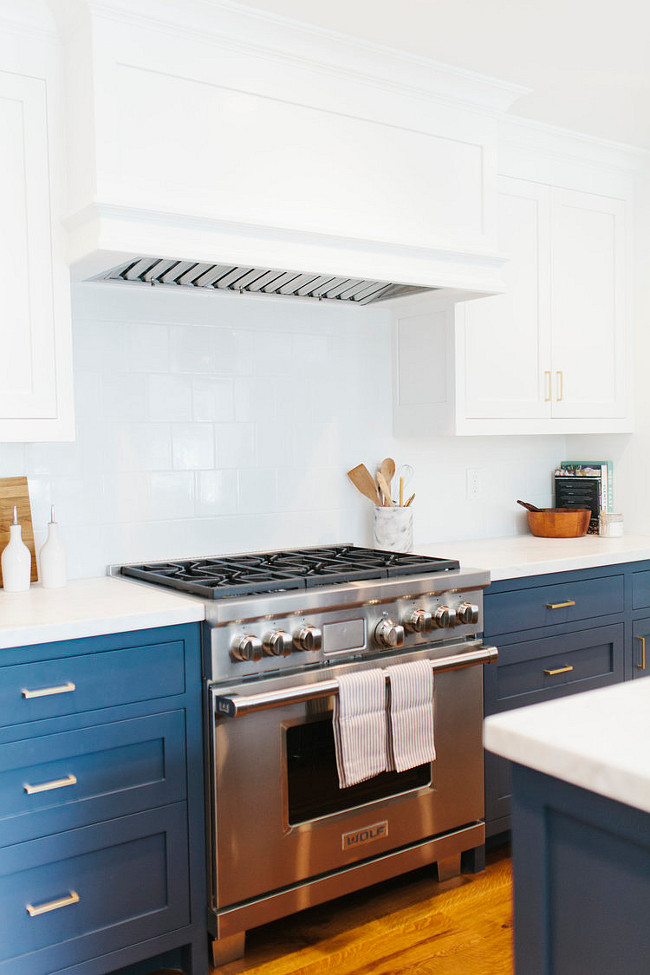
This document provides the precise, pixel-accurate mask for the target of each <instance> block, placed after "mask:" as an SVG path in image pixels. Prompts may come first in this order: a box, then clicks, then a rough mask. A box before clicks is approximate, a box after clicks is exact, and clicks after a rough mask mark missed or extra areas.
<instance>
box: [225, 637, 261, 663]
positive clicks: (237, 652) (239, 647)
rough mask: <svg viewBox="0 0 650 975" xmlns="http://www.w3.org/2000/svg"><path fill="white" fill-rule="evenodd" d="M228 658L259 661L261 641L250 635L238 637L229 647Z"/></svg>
mask: <svg viewBox="0 0 650 975" xmlns="http://www.w3.org/2000/svg"><path fill="white" fill-rule="evenodd" d="M230 656H231V657H232V658H233V660H261V659H262V641H261V640H260V638H259V637H258V636H252V635H251V634H250V633H248V634H247V635H246V636H238V637H237V639H236V640H235V641H234V643H233V645H232V647H231V650H230Z"/></svg>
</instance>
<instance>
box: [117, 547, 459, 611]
mask: <svg viewBox="0 0 650 975" xmlns="http://www.w3.org/2000/svg"><path fill="white" fill-rule="evenodd" d="M458 568H460V566H459V563H458V562H457V561H456V560H455V559H439V558H434V557H432V556H426V555H407V554H404V553H401V552H385V551H381V550H377V549H369V548H358V547H357V546H355V545H332V546H328V547H325V548H303V549H293V550H284V551H279V552H259V553H251V554H243V555H227V556H215V557H209V558H196V559H179V560H175V559H174V560H172V561H169V562H147V563H143V564H140V565H123V566H121V568H120V572H121V573H122V575H125V576H132V577H134V578H136V579H143V580H144V581H146V582H151V583H155V584H157V585H160V586H169V587H171V588H172V589H179V590H181V591H182V592H188V593H192V594H194V595H196V596H202V597H203V598H207V599H224V598H227V597H236V596H247V595H251V594H255V593H267V592H274V591H278V590H286V589H309V588H312V587H315V586H327V585H335V584H336V583H345V582H355V581H364V580H366V579H390V578H393V579H394V578H399V577H400V576H410V575H422V574H427V573H430V572H446V571H450V570H454V569H458Z"/></svg>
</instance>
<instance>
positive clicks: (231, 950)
mask: <svg viewBox="0 0 650 975" xmlns="http://www.w3.org/2000/svg"><path fill="white" fill-rule="evenodd" d="M245 950H246V932H245V931H241V932H239V934H231V935H230V936H229V937H228V938H213V939H212V967H213V968H218V967H219V965H226V964H227V963H228V962H229V961H236V960H237V958H243V957H244V951H245Z"/></svg>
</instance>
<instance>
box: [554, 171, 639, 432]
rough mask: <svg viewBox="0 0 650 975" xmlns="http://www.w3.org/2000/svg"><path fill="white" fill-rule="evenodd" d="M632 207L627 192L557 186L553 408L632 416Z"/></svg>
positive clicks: (563, 412) (573, 414) (584, 414)
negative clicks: (621, 195)
mask: <svg viewBox="0 0 650 975" xmlns="http://www.w3.org/2000/svg"><path fill="white" fill-rule="evenodd" d="M624 215H625V208H624V204H623V201H622V200H614V199H608V198H606V197H601V196H596V195H594V194H590V193H578V192H575V191H568V190H557V189H555V190H553V192H552V194H551V244H552V248H551V295H552V315H551V322H552V332H551V344H552V348H551V370H552V373H553V384H552V401H551V403H552V412H553V416H557V417H565V418H567V419H573V418H577V419H590V418H593V419H596V418H610V419H624V418H625V414H626V392H627V390H626V383H625V379H626V370H625V352H626V330H625V267H626V262H625V253H624V250H625V238H624Z"/></svg>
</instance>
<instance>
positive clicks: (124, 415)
mask: <svg viewBox="0 0 650 975" xmlns="http://www.w3.org/2000/svg"><path fill="white" fill-rule="evenodd" d="M146 379H147V377H146V376H143V375H142V374H136V373H133V374H131V373H126V372H114V373H110V374H109V373H104V375H103V377H102V413H103V417H104V419H105V420H125V421H127V422H128V421H129V420H146V419H147V418H148V413H149V403H148V395H147V382H146Z"/></svg>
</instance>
